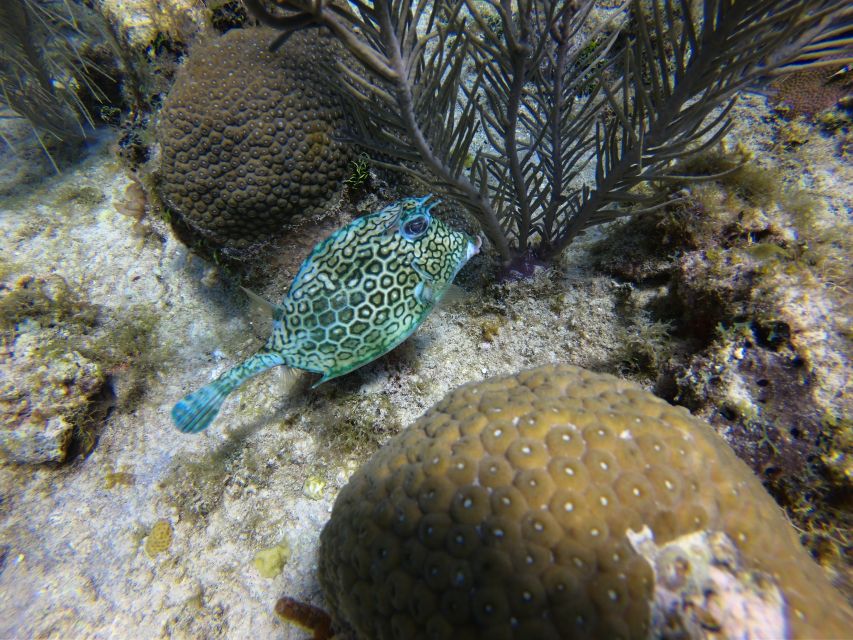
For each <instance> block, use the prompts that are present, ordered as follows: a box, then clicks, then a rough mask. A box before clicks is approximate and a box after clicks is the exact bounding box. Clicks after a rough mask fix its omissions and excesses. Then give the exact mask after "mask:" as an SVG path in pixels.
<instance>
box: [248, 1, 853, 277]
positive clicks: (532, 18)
mask: <svg viewBox="0 0 853 640" xmlns="http://www.w3.org/2000/svg"><path fill="white" fill-rule="evenodd" d="M246 4H247V6H249V8H250V9H251V10H252V11H253V12H254V13H255V14H256V15H257V16H258V17H259V18H260V19H261V20H262V21H263V22H264V23H266V24H269V25H272V26H275V27H277V28H279V29H281V30H282V31H283V34H282V36H281V37H280V38H279V39H278V41H281V40H283V39H284V38H286V37H287V35H288V34H289V33H291V32H292V31H293V30H296V29H303V28H309V27H326V28H328V29H329V30H330V31H331V32H332V33H333V34H334V35H335V36H336V37H337V38H338V39H339V40H340V41H341V42H342V43H343V44H344V45H345V46H346V47H347V48H348V49H349V50H350V51H352V53H353V54H354V55H355V57H356V58H357V59H358V60H359V61H360V62H361V63H362V65H363V68H361V69H351V68H346V67H342V68H341V69H340V70H339V71H340V77H341V78H342V82H343V83H344V85H345V87H346V89H347V92H348V93H349V95H350V96H351V97H352V99H353V105H354V107H355V111H356V113H357V116H358V123H359V131H358V137H359V138H360V142H362V143H363V144H364V145H365V146H367V147H368V148H371V149H373V150H374V151H377V152H381V154H383V155H384V156H385V157H387V156H389V155H390V156H392V157H394V158H396V159H397V160H398V162H397V163H394V164H388V165H386V166H392V167H393V168H396V169H399V170H402V171H406V172H408V173H410V174H412V175H414V176H415V177H417V178H419V179H421V180H423V181H424V182H428V183H429V184H430V189H431V190H435V189H436V188H438V189H441V190H442V191H444V192H445V193H446V194H447V195H449V196H450V197H452V198H453V199H455V200H456V201H458V202H459V203H460V204H462V205H463V206H465V207H466V208H467V209H468V210H469V211H471V213H472V214H473V215H474V217H475V218H476V219H477V220H478V222H479V223H480V225H481V227H482V229H483V232H484V233H485V235H486V236H487V237H488V238H489V240H490V241H491V243H492V244H493V246H494V247H495V248H496V249H497V251H498V252H499V253H500V255H501V257H502V258H503V259H504V260H505V261H506V262H511V261H512V260H513V259H519V258H523V257H525V256H527V255H528V254H529V253H530V252H533V253H535V254H536V255H537V256H538V257H540V258H545V259H549V258H552V257H553V256H555V255H557V254H558V253H559V252H560V251H561V250H562V249H564V248H565V247H566V246H567V245H568V244H569V243H570V242H571V241H572V240H573V239H574V238H575V237H577V235H578V234H580V233H581V232H583V231H584V230H585V229H587V228H589V227H591V226H593V225H596V224H600V223H602V222H607V221H610V220H613V219H615V218H617V217H619V216H624V215H629V214H636V213H641V212H647V211H651V210H653V209H655V208H657V207H660V206H662V205H663V204H664V202H663V200H662V196H661V195H660V194H661V190H659V189H655V190H652V189H648V188H646V187H647V185H648V184H649V183H652V182H654V183H662V182H663V183H665V182H667V181H672V180H679V181H681V180H684V179H685V178H688V177H690V176H683V175H674V174H673V169H672V168H673V166H674V164H675V162H676V161H677V160H680V159H683V158H685V157H686V156H689V155H690V154H693V153H696V152H698V151H701V150H702V149H705V148H707V147H709V146H710V145H713V144H714V143H715V142H716V141H718V140H719V139H720V137H721V136H722V135H723V134H724V133H725V132H726V130H727V128H728V126H729V119H728V114H729V113H730V110H731V108H732V106H733V104H734V100H735V98H736V96H737V93H738V91H740V90H742V89H743V88H745V87H747V86H749V85H750V84H752V83H754V82H756V81H757V79H759V78H761V77H764V76H768V75H770V74H772V73H774V72H778V71H779V70H784V69H786V68H789V67H791V66H793V65H797V67H798V68H809V67H813V66H816V65H821V64H824V61H825V60H826V59H828V58H832V63H833V64H839V60H841V61H842V63H843V62H849V61H851V60H853V56H851V40H850V38H849V29H850V23H851V19H853V8H851V7H850V5H849V3H847V2H844V1H843V0H816V1H814V2H808V3H804V2H801V1H799V0H704V2H702V3H701V8H699V9H696V8H695V7H696V6H697V5H698V4H700V3H698V2H695V1H693V0H650V1H649V0H632V1H631V2H630V3H629V4H628V5H627V6H624V7H622V8H621V9H619V10H617V11H615V12H614V18H613V19H612V20H611V21H610V22H609V23H606V24H602V25H601V26H599V27H598V28H597V29H590V28H588V26H587V25H588V24H589V16H590V14H591V12H592V10H593V5H594V2H593V1H592V0H586V1H583V0H576V1H569V0H515V1H511V0H477V1H475V0H434V1H433V0H418V1H417V2H413V1H412V0H376V1H375V2H372V3H368V2H364V1H362V0H349V1H348V2H347V3H332V2H329V1H327V0H278V2H276V3H270V2H267V3H266V4H264V2H263V0H246ZM469 68H473V70H474V73H473V75H471V76H466V75H465V73H464V71H465V70H466V69H469ZM478 131H482V133H483V134H485V137H486V139H487V140H488V142H489V145H488V146H486V147H485V148H483V149H480V150H478V151H476V153H474V154H473V163H471V162H470V157H471V154H472V151H471V144H472V141H473V140H474V139H475V135H476V134H477V132H478ZM380 157H381V156H380ZM378 163H379V164H384V163H382V161H381V160H380V161H378ZM467 166H470V170H469V169H468V168H466V167H467ZM590 170H591V171H590ZM589 174H592V175H591V177H590V178H588V179H586V180H585V179H584V176H587V175H589ZM706 178H707V176H706Z"/></svg>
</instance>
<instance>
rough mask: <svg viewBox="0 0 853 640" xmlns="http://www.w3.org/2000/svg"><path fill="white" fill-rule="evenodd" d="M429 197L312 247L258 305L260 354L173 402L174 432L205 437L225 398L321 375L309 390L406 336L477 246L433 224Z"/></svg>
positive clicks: (402, 203) (393, 207)
mask: <svg viewBox="0 0 853 640" xmlns="http://www.w3.org/2000/svg"><path fill="white" fill-rule="evenodd" d="M430 198H432V194H429V195H426V196H423V197H421V198H404V199H402V200H399V201H397V202H395V203H393V204H390V205H388V206H386V207H385V208H383V209H381V210H379V211H376V212H374V213H370V214H368V215H365V216H362V217H360V218H357V219H355V220H353V221H352V222H350V223H349V224H347V225H346V226H344V227H342V228H340V229H338V230H337V231H335V232H334V233H332V234H331V235H330V236H329V237H327V238H326V239H324V240H322V241H321V242H320V243H318V244H317V246H315V247H314V249H313V250H312V251H311V253H310V255H309V256H308V257H307V258H306V259H305V261H304V262H303V263H302V265H301V266H300V268H299V270H298V272H297V274H296V277H295V278H294V279H293V282H292V283H291V285H290V288H289V289H288V291H287V293H286V294H285V296H284V298H283V299H282V301H281V303H280V304H277V305H276V304H271V303H266V302H265V301H264V302H265V304H267V305H268V306H269V307H270V308H271V310H272V317H273V329H272V333H271V335H270V337H269V339H268V340H267V342H266V344H265V345H264V347H263V348H261V349H260V350H259V351H258V352H257V353H255V354H254V355H253V356H251V357H250V358H248V359H247V360H246V361H244V362H243V363H241V364H238V365H237V366H235V367H233V368H231V369H229V370H228V371H226V372H225V373H223V374H222V375H220V376H219V377H218V378H216V379H215V380H214V381H213V382H211V383H210V384H208V385H206V386H204V387H202V388H201V389H198V390H197V391H194V392H192V393H190V394H189V395H187V396H185V397H184V398H182V399H181V400H179V401H178V402H177V403H176V404H175V406H174V407H173V408H172V411H171V417H172V420H173V422H174V423H175V426H176V427H177V428H178V430H179V431H181V432H183V433H199V432H201V431H203V430H204V429H206V428H207V427H208V426H209V425H210V424H211V422H213V420H214V418H215V417H216V415H217V414H218V413H219V409H220V408H221V406H222V403H223V401H224V400H225V398H226V397H227V396H228V394H230V393H231V392H232V391H234V390H235V389H236V388H237V387H239V386H240V385H242V384H243V383H244V382H246V381H247V380H249V379H250V378H252V377H254V376H256V375H258V374H259V373H262V372H264V371H266V370H267V369H270V368H272V367H276V366H285V367H289V368H291V369H302V370H304V371H310V372H313V373H317V374H322V378H320V380H319V381H317V382H316V383H315V384H314V385H313V386H314V387H316V386H318V385H320V384H322V383H324V382H327V381H329V380H331V379H333V378H337V377H338V376H342V375H344V374H347V373H349V372H351V371H353V370H355V369H357V368H359V367H361V366H364V365H365V364H367V363H369V362H372V361H373V360H376V359H377V358H379V357H380V356H382V355H384V354H386V353H388V352H389V351H391V350H392V349H393V348H394V347H396V346H397V345H398V344H400V343H401V342H403V341H404V340H405V339H406V338H408V337H409V336H410V335H412V333H414V332H415V331H416V330H417V328H418V327H419V326H421V324H422V323H423V322H424V320H425V319H426V317H427V316H428V315H429V314H430V312H431V311H432V310H433V309H434V308H435V306H436V305H437V304H438V303H439V302H440V301H441V299H442V298H443V297H445V296H446V294H447V293H448V291H449V290H450V289H451V287H452V286H453V284H452V283H453V279H454V278H455V277H456V274H457V273H459V270H460V269H461V268H462V267H463V266H464V265H465V264H466V263H467V262H468V261H469V260H470V259H471V258H472V257H473V256H475V255H476V254H477V253H479V251H480V246H481V244H482V239H481V238H480V237H479V236H475V237H472V236H470V235H468V234H467V233H464V232H462V231H457V230H455V229H453V228H452V227H450V226H448V225H446V224H445V223H443V222H442V221H441V220H439V219H438V218H436V217H434V216H433V215H432V213H431V211H432V209H433V208H434V207H435V206H436V205H437V204H438V203H439V202H440V201H438V200H434V201H432V202H429V200H430ZM248 293H249V294H250V295H251V296H252V297H256V296H255V295H254V294H252V293H251V292H248ZM261 300H262V299H261Z"/></svg>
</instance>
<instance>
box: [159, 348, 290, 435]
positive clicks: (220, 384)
mask: <svg viewBox="0 0 853 640" xmlns="http://www.w3.org/2000/svg"><path fill="white" fill-rule="evenodd" d="M280 364H284V360H283V359H282V357H281V356H280V355H279V354H277V353H270V352H268V351H262V352H260V353H256V354H255V355H253V356H252V357H251V358H249V359H248V360H246V361H245V362H244V363H242V364H238V365H237V366H236V367H233V368H231V369H229V370H228V371H226V372H225V373H223V374H222V375H221V376H219V377H218V378H217V379H216V380H214V381H213V382H211V383H210V384H208V385H206V386H204V387H202V388H201V389H199V390H197V391H193V392H192V393H191V394H189V395H187V396H184V398H182V399H181V400H179V401H178V402H177V404H175V406H174V407H172V421H173V422H174V423H175V426H176V427H177V428H178V431H181V432H183V433H198V432H200V431H204V430H205V429H207V427H208V426H210V423H211V422H213V419H214V418H215V417H216V414H217V413H219V408H220V407H221V406H222V403H223V402H224V401H225V398H226V397H228V394H229V393H231V392H232V391H234V389H236V388H237V387H239V386H240V385H241V384H243V383H244V382H246V380H248V379H249V378H251V377H253V376H256V375H257V374H259V373H261V372H262V371H266V370H267V369H269V368H271V367H275V366H277V365H280Z"/></svg>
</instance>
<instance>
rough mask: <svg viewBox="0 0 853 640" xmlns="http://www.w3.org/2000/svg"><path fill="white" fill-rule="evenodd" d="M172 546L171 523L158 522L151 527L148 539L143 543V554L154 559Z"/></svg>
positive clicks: (166, 521) (165, 521)
mask: <svg viewBox="0 0 853 640" xmlns="http://www.w3.org/2000/svg"><path fill="white" fill-rule="evenodd" d="M170 546H172V523H171V522H169V521H168V520H165V519H164V520H158V521H157V522H155V523H154V526H153V527H151V532H150V533H149V534H148V539H147V540H146V541H145V554H146V555H147V556H148V557H149V558H155V557H156V556H158V555H159V554H161V553H163V552H164V551H167V550H168V549H169V547H170Z"/></svg>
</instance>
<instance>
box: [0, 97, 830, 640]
mask: <svg viewBox="0 0 853 640" xmlns="http://www.w3.org/2000/svg"><path fill="white" fill-rule="evenodd" d="M742 113H744V112H742ZM755 119H756V120H757V116H755ZM754 122H755V120H753V124H754ZM746 126H749V122H748V119H747V122H746ZM829 179H831V177H830V178H829ZM129 182H130V178H129V177H128V175H127V173H126V171H125V169H124V168H123V167H122V166H121V164H120V163H119V162H118V161H117V160H115V159H114V158H113V157H112V154H111V152H110V145H109V144H103V145H102V146H100V147H98V148H97V149H95V150H94V151H92V152H91V153H90V154H89V156H88V157H87V158H86V159H84V160H83V161H82V162H80V163H79V164H78V165H76V166H75V167H73V168H72V169H70V170H68V171H66V172H65V173H64V174H62V175H61V176H55V177H51V178H48V179H46V180H45V181H43V182H42V183H40V184H37V185H36V186H34V187H30V188H28V189H24V190H22V191H20V192H19V193H18V194H17V195H15V196H14V197H10V198H5V199H4V200H3V201H0V229H2V233H0V252H2V255H3V256H4V259H5V260H6V261H8V262H10V263H14V264H16V265H18V268H19V270H20V272H21V273H30V274H33V275H35V276H42V277H43V276H45V275H47V274H49V273H51V272H55V273H58V274H60V275H62V276H63V277H64V278H65V279H66V280H67V281H68V283H69V284H70V285H71V286H72V288H74V289H77V290H79V291H82V292H84V293H85V295H86V296H87V297H88V299H89V300H90V301H91V302H92V303H94V304H97V305H103V307H104V308H105V309H107V310H108V311H109V313H108V314H107V315H108V316H110V317H117V318H120V317H121V316H122V314H123V313H127V312H128V311H127V310H128V309H129V307H130V305H142V307H141V308H146V309H148V310H149V311H150V312H153V313H155V314H156V315H157V317H158V318H159V325H158V327H157V341H158V344H159V346H160V349H161V351H162V353H163V362H162V366H161V367H160V369H159V371H158V373H157V374H156V375H155V376H153V377H152V379H151V381H150V383H149V385H148V388H147V390H146V394H145V396H144V398H143V399H142V401H141V403H139V404H138V405H137V406H136V407H135V408H134V409H133V410H132V411H130V412H127V411H122V410H120V409H119V410H116V411H113V412H112V413H111V414H110V415H109V417H108V419H107V420H106V424H104V425H103V427H102V428H101V430H100V432H99V441H98V444H97V447H96V448H95V450H94V451H93V453H92V454H91V455H90V456H89V457H88V458H86V459H77V460H75V461H73V462H71V463H70V464H67V465H65V466H62V467H58V468H57V467H53V466H34V467H31V466H14V465H10V466H4V467H0V492H2V501H3V502H2V512H1V513H0V545H2V546H3V548H4V549H5V552H6V553H5V564H4V566H3V569H2V573H0V638H22V637H39V638H48V637H49V638H82V637H87V638H88V637H93V638H124V637H135V638H157V637H166V636H168V637H175V638H180V637H194V638H201V637H204V638H221V637H229V638H249V637H263V638H305V637H310V634H307V633H306V632H305V631H303V630H300V629H298V628H296V627H289V626H284V625H283V624H282V623H281V622H280V621H279V620H278V619H277V618H276V616H275V614H274V613H273V606H274V604H275V601H276V600H277V598H279V597H280V596H282V595H289V596H292V597H295V598H298V599H302V600H305V601H308V602H312V603H315V604H320V605H321V604H322V596H321V593H320V588H319V585H318V582H317V579H316V574H315V571H316V565H317V559H316V552H317V547H318V537H319V534H320V530H321V529H322V526H323V524H324V523H325V522H326V520H327V519H328V517H329V513H330V510H331V507H332V504H333V501H334V498H335V496H336V494H337V492H338V490H339V489H340V487H341V486H343V484H344V483H345V482H346V480H347V478H348V476H349V475H350V474H351V473H352V471H353V470H354V469H355V468H356V467H357V465H358V464H359V463H360V462H361V461H363V459H364V454H363V453H362V454H352V455H348V454H346V453H345V452H342V451H340V450H335V449H334V447H335V443H336V442H337V441H336V440H335V438H334V433H335V430H336V429H338V427H340V428H341V429H344V428H347V426H348V425H350V423H351V422H352V420H351V418H352V416H353V415H356V416H361V418H362V419H363V420H364V423H363V424H362V426H364V424H366V425H367V429H368V431H372V432H374V434H373V437H375V438H376V439H378V440H379V441H382V440H384V439H387V437H390V435H392V434H393V433H394V432H396V431H397V430H398V429H399V427H400V426H403V425H406V424H408V423H410V422H411V421H412V420H414V419H415V418H416V417H417V416H419V415H420V414H421V413H422V412H423V411H424V410H425V409H426V408H427V407H429V406H430V405H432V404H433V403H434V402H435V401H437V400H438V399H439V398H440V397H441V396H442V395H443V394H444V393H445V392H446V391H448V390H449V389H451V388H454V387H456V386H458V385H459V384H461V383H464V382H468V381H473V380H479V379H482V378H484V377H487V376H491V375H496V374H503V373H510V372H514V371H517V370H520V369H523V368H527V367H530V366H535V365H538V364H542V363H547V362H568V363H572V364H577V365H581V366H587V367H591V368H594V369H599V370H607V369H608V368H610V367H609V365H608V362H610V358H611V356H612V354H613V352H614V350H615V349H616V348H617V344H616V338H615V336H616V335H617V330H618V327H619V325H620V322H619V318H618V314H617V312H616V310H615V300H616V291H615V289H616V286H615V284H614V283H613V282H612V281H611V279H610V278H609V277H607V276H604V275H602V274H600V273H597V272H595V271H594V270H593V269H592V267H590V266H588V265H589V264H590V260H589V246H590V244H591V243H592V242H593V241H594V240H595V239H596V237H597V236H598V235H599V234H600V232H593V233H591V234H589V236H588V237H585V238H582V239H581V240H580V241H578V242H576V243H575V244H574V245H572V247H571V248H570V250H569V251H568V252H567V254H566V257H565V260H564V261H563V264H562V265H561V270H560V271H559V275H557V276H556V277H548V276H546V275H540V276H539V279H540V280H542V279H543V278H545V279H546V280H547V281H545V282H538V283H537V282H536V281H534V282H533V283H532V284H531V283H526V284H520V285H516V286H515V287H514V288H513V289H512V290H511V291H510V292H509V293H508V295H507V297H506V298H505V300H504V302H503V304H505V305H506V306H507V307H508V308H509V313H508V314H507V318H508V319H507V321H506V323H505V324H504V325H503V326H501V327H500V329H499V331H498V333H497V335H496V336H495V337H494V339H493V340H492V341H491V342H487V341H484V340H483V328H482V323H483V320H484V318H487V317H488V314H486V313H485V310H484V307H483V305H485V304H486V301H485V300H484V299H483V298H482V297H480V296H478V295H474V296H473V297H472V298H471V299H470V300H468V301H467V302H466V303H465V304H461V305H460V304H457V305H455V306H449V307H447V308H443V309H439V310H437V311H436V312H435V313H434V314H433V315H432V316H431V317H430V318H429V319H428V320H427V321H426V323H425V324H424V326H423V327H422V328H421V329H420V330H419V331H418V332H417V333H416V334H415V335H414V336H413V337H412V338H411V339H410V340H409V341H408V342H407V343H406V344H405V345H403V346H402V347H400V348H398V349H397V350H395V351H394V352H393V353H392V354H390V355H388V356H386V357H384V358H381V359H379V360H378V361H377V362H375V363H373V364H371V365H368V366H366V367H364V368H363V369H361V370H359V371H357V372H355V373H353V374H350V375H349V376H346V377H344V378H341V379H338V380H335V381H332V382H330V383H327V384H326V385H324V386H322V387H320V388H319V389H317V390H313V391H312V390H310V389H309V388H308V384H307V382H308V381H313V379H312V378H311V377H310V376H308V374H300V375H299V376H297V378H296V379H295V380H291V379H288V378H287V377H285V376H282V375H279V374H278V373H276V372H272V373H268V374H265V375H263V376H260V377H259V378H257V379H255V380H253V381H251V382H249V383H248V384H247V385H245V386H244V387H243V388H241V389H240V390H239V391H238V392H236V393H234V394H233V396H232V397H230V398H229V399H228V401H227V402H226V404H225V406H224V408H223V410H222V412H221V414H220V416H219V418H218V419H217V420H216V421H215V422H214V424H213V425H212V427H211V428H209V429H208V430H207V431H206V432H204V433H202V434H200V435H195V436H190V435H184V434H181V433H179V432H177V431H176V430H175V428H174V427H173V426H172V424H171V422H170V418H169V410H170V408H171V407H172V405H173V403H174V402H175V401H176V400H177V399H178V398H179V397H180V396H182V395H183V394H184V393H186V392H188V391H190V390H191V389H193V388H196V387H197V386H200V385H201V384H204V383H206V382H207V381H209V380H210V379H212V378H213V377H214V376H216V375H218V374H219V373H221V372H222V371H224V370H225V368H226V367H228V366H230V365H232V364H235V363H236V362H238V361H239V360H241V359H242V358H244V357H246V356H248V355H250V354H251V353H252V352H253V351H254V349H256V348H257V347H258V346H260V345H261V343H262V340H263V339H264V338H265V329H264V328H263V327H259V326H257V323H255V324H253V320H255V315H254V314H253V313H252V312H251V310H250V308H249V305H248V304H247V303H246V299H245V297H244V296H243V295H242V294H241V293H240V292H239V291H238V290H236V289H235V288H234V287H233V285H230V284H229V283H228V282H227V279H226V278H222V277H218V275H217V273H216V270H215V267H212V266H211V265H209V264H207V263H206V262H204V261H203V260H201V259H200V258H198V257H196V256H194V255H193V254H192V253H191V252H190V251H188V249H187V248H186V247H184V246H183V245H182V244H181V243H180V242H178V241H177V240H176V239H175V238H174V237H173V236H172V235H170V233H169V232H168V230H167V229H166V227H165V226H164V225H162V223H159V222H156V221H155V222H153V229H154V232H153V233H148V234H147V235H142V236H140V234H139V233H138V231H137V230H135V229H134V221H133V220H132V219H131V218H129V217H127V216H125V215H122V214H121V213H119V212H117V210H116V208H115V205H116V202H117V201H118V200H121V198H122V197H123V193H124V190H125V188H126V186H127V185H128V184H129ZM82 187H92V188H94V189H96V190H98V191H99V192H101V193H103V195H104V196H105V199H104V200H103V201H101V202H100V203H99V204H97V205H95V206H88V205H83V204H75V203H74V202H71V203H68V202H67V200H66V198H65V196H63V195H62V194H63V193H64V192H65V191H67V190H68V189H80V188H82ZM476 259H477V258H475V260H476ZM463 280H464V274H463ZM546 289H547V291H548V292H549V293H548V295H547V296H544V295H541V293H542V292H543V291H545V290H546ZM555 290H556V293H555ZM282 293H283V292H282ZM537 296H538V297H537ZM555 299H557V300H558V304H555V303H554V301H555ZM491 303H493V302H490V304H491ZM134 308H140V307H134ZM131 366H132V363H131ZM116 384H119V385H120V384H121V379H120V378H119V379H118V380H117V381H116ZM120 391H121V390H120V389H119V395H120ZM347 420H349V422H347ZM336 421H337V422H339V423H340V424H336ZM350 426H351V425H350ZM116 470H121V471H124V472H127V473H129V474H132V477H133V482H132V484H130V485H129V486H127V485H117V486H113V487H112V488H107V485H106V483H105V476H106V475H107V474H108V473H110V472H113V471H116ZM309 478H319V479H320V480H322V481H323V482H325V487H324V489H323V491H322V495H321V496H320V499H312V498H309V497H308V496H306V495H305V492H304V491H303V486H304V485H305V482H306V480H308V479H309ZM161 519H166V520H168V521H169V522H170V523H171V525H172V527H173V529H174V537H173V541H172V543H171V546H170V547H169V549H168V550H167V551H166V552H164V553H161V554H159V555H157V556H156V557H154V558H151V557H149V556H148V555H147V554H146V553H145V551H144V546H145V537H146V535H147V534H148V532H149V531H150V529H151V527H152V526H153V525H154V523H155V522H157V521H158V520H161ZM281 540H287V542H288V543H289V545H290V547H291V550H292V555H291V558H290V560H289V561H288V563H287V564H286V566H285V567H284V570H283V571H282V573H281V574H280V575H279V576H278V577H275V578H272V579H268V578H263V577H261V576H260V575H259V574H258V572H257V570H256V569H255V568H254V567H253V566H252V564H251V561H252V558H253V557H254V555H255V554H256V553H257V552H258V551H260V550H262V549H264V548H267V547H270V546H273V545H275V544H277V543H278V542H280V541H281Z"/></svg>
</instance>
